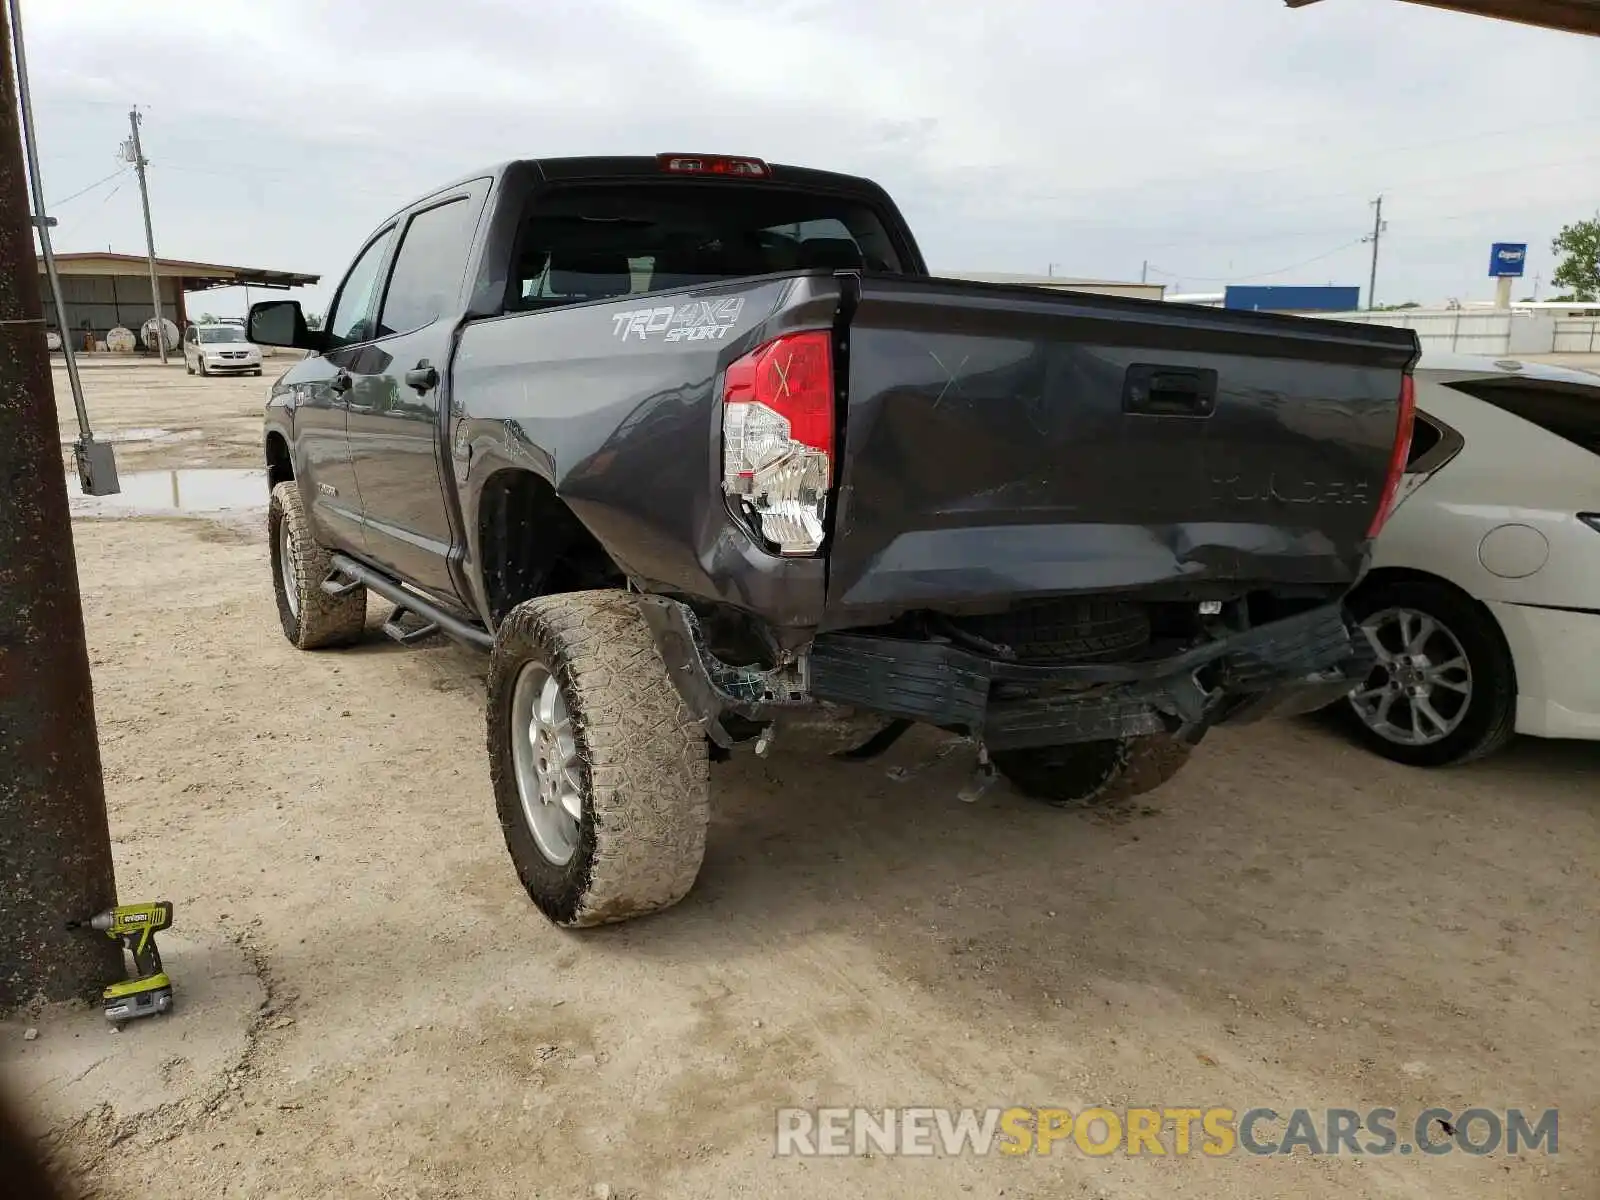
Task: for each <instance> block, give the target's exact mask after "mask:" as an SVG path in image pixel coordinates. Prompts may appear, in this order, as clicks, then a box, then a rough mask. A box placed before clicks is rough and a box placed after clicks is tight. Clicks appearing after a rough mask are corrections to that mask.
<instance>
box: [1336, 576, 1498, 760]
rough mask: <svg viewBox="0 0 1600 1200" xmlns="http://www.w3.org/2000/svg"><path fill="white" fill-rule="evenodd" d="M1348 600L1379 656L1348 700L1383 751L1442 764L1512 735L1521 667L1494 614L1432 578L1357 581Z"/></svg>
mask: <svg viewBox="0 0 1600 1200" xmlns="http://www.w3.org/2000/svg"><path fill="white" fill-rule="evenodd" d="M1348 606H1349V608H1350V612H1351V615H1352V616H1354V617H1355V618H1356V620H1357V621H1358V622H1359V623H1360V624H1361V628H1362V632H1363V633H1365V634H1366V637H1367V640H1368V642H1370V643H1371V644H1372V648H1373V649H1374V650H1375V651H1376V652H1377V655H1378V663H1377V665H1376V666H1375V667H1373V669H1372V672H1371V674H1369V675H1368V676H1367V678H1366V680H1365V682H1363V683H1362V685H1361V686H1360V687H1359V688H1357V689H1356V690H1355V691H1353V692H1351V693H1350V695H1349V696H1348V697H1347V698H1346V700H1345V701H1344V702H1343V713H1344V717H1345V719H1346V721H1347V723H1348V724H1349V725H1350V726H1351V728H1352V729H1353V730H1354V731H1355V735H1356V737H1357V738H1358V739H1360V741H1361V742H1362V743H1363V744H1365V745H1366V746H1367V747H1368V748H1369V749H1371V750H1374V751H1376V752H1377V753H1378V754H1381V755H1383V756H1384V757H1385V758H1389V759H1393V760H1394V761H1395V762H1399V763H1405V764H1406V765H1408V766H1415V767H1439V766H1446V765H1448V764H1451V763H1460V762H1468V761H1470V760H1472V759H1475V758H1481V757H1483V756H1484V755H1486V754H1491V753H1493V752H1494V751H1495V750H1498V749H1499V748H1500V747H1501V746H1503V745H1505V743H1506V742H1507V741H1509V740H1510V738H1511V735H1512V733H1513V731H1514V729H1515V724H1516V715H1517V684H1516V671H1515V667H1514V665H1513V663H1512V660H1511V651H1510V650H1509V649H1508V648H1507V646H1506V643H1505V638H1504V637H1503V636H1502V635H1501V633H1500V629H1499V627H1498V626H1497V625H1496V624H1495V623H1494V618H1493V617H1491V616H1490V615H1489V614H1488V612H1486V611H1485V610H1484V609H1482V608H1481V607H1480V606H1479V605H1478V604H1477V603H1476V602H1474V601H1473V600H1472V599H1471V598H1470V597H1468V596H1467V595H1465V594H1464V593H1462V592H1459V591H1457V590H1456V589H1455V588H1453V587H1451V586H1449V585H1448V584H1444V583H1436V582H1433V581H1431V580H1425V579H1407V580H1398V581H1384V582H1379V583H1377V584H1374V585H1373V586H1372V587H1364V588H1358V589H1357V590H1356V593H1355V594H1354V595H1353V596H1351V598H1350V600H1349V602H1348Z"/></svg>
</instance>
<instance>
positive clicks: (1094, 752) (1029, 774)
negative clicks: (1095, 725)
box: [991, 734, 1193, 808]
mask: <svg viewBox="0 0 1600 1200" xmlns="http://www.w3.org/2000/svg"><path fill="white" fill-rule="evenodd" d="M1192 749H1193V747H1191V746H1190V745H1188V744H1187V743H1185V742H1178V741H1174V740H1173V739H1172V738H1170V737H1167V736H1165V735H1161V734H1158V735H1155V736H1152V737H1139V738H1113V739H1109V740H1105V741H1098V742H1076V743H1073V744H1071V745H1067V746H1037V747H1031V748H1029V749H1026V750H996V751H994V752H993V753H992V755H991V758H992V759H993V761H994V765H995V767H996V768H997V769H998V770H999V771H1000V773H1001V774H1002V775H1004V776H1005V777H1006V778H1007V779H1009V780H1010V781H1011V783H1012V785H1013V786H1014V787H1016V789H1017V790H1018V791H1019V792H1021V793H1022V794H1023V795H1024V796H1028V797H1030V798H1031V799H1034V800H1042V801H1044V802H1045V803H1046V804H1052V805H1055V806H1056V807H1057V808H1103V807H1107V806H1109V805H1113V804H1116V803H1118V802H1119V801H1123V800H1128V799H1131V798H1132V797H1134V796H1142V795H1143V794H1144V793H1146V792H1151V791H1154V790H1155V789H1156V788H1158V787H1160V786H1161V785H1162V784H1164V783H1166V782H1167V780H1169V779H1171V778H1172V777H1173V776H1174V775H1176V774H1177V773H1178V771H1179V770H1180V769H1181V768H1182V767H1183V764H1184V763H1186V762H1188V761H1189V754H1190V752H1191V750H1192Z"/></svg>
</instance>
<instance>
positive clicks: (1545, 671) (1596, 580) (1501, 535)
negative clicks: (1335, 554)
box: [1345, 355, 1600, 766]
mask: <svg viewBox="0 0 1600 1200" xmlns="http://www.w3.org/2000/svg"><path fill="white" fill-rule="evenodd" d="M1416 402H1417V420H1416V432H1415V435H1414V438H1413V442H1412V449H1411V457H1410V460H1409V466H1408V468H1407V469H1408V474H1407V476H1406V479H1405V482H1404V484H1403V485H1402V489H1401V492H1400V502H1399V506H1398V507H1397V508H1396V509H1395V510H1394V513H1393V515H1392V516H1391V517H1390V518H1389V521H1388V524H1386V525H1385V526H1384V528H1383V531H1382V533H1381V534H1380V535H1379V537H1378V541H1377V544H1376V546H1375V547H1374V549H1373V565H1372V570H1371V572H1370V573H1369V574H1368V575H1367V576H1366V578H1365V579H1364V580H1363V581H1362V582H1361V584H1360V586H1359V587H1357V588H1356V589H1355V591H1354V592H1353V593H1352V594H1351V596H1350V600H1349V605H1350V609H1351V612H1352V614H1353V615H1354V616H1355V617H1356V618H1357V619H1358V620H1360V621H1361V623H1362V626H1363V628H1364V629H1365V631H1366V634H1367V638H1368V640H1369V641H1371V642H1372V643H1373V648H1374V649H1375V650H1376V651H1377V654H1378V665H1377V666H1376V667H1375V668H1374V669H1373V671H1372V674H1371V675H1370V676H1369V677H1368V678H1367V680H1366V682H1365V683H1364V684H1363V685H1362V686H1361V687H1359V688H1357V689H1356V690H1355V691H1354V692H1352V693H1351V694H1350V696H1349V698H1348V700H1347V701H1346V702H1345V703H1346V704H1347V706H1348V712H1347V714H1346V715H1347V716H1348V717H1349V718H1351V724H1352V726H1353V727H1354V729H1355V731H1356V735H1357V736H1358V737H1359V738H1360V739H1361V740H1362V741H1363V742H1365V743H1366V745H1368V746H1369V747H1370V748H1371V749H1373V750H1375V751H1376V752H1377V753H1379V754H1382V755H1384V756H1385V757H1387V758H1391V759H1394V760H1395V761H1397V762H1402V763H1408V764H1412V765H1415V766H1442V765H1444V764H1447V763H1456V762H1462V761H1465V760H1468V759H1472V758H1477V757H1480V756H1482V755H1485V754H1488V753H1490V752H1491V751H1493V750H1495V749H1498V748H1499V747H1500V746H1502V745H1504V744H1505V742H1506V741H1508V740H1509V739H1510V737H1511V735H1512V734H1513V733H1523V734H1531V735H1532V736H1534V737H1547V738H1589V739H1600V375H1594V374H1590V373H1589V372H1587V371H1576V370H1568V369H1563V368H1560V367H1547V366H1538V365H1534V364H1531V363H1518V362H1514V361H1510V360H1495V359H1482V358H1460V357H1454V356H1438V357H1434V356H1429V355H1424V356H1423V358H1422V361H1421V363H1420V364H1419V366H1418V368H1417V372H1416Z"/></svg>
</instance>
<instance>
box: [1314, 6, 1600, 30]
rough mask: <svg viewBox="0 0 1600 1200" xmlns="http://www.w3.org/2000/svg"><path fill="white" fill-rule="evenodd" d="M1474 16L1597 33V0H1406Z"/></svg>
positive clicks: (1599, 17) (1599, 21)
mask: <svg viewBox="0 0 1600 1200" xmlns="http://www.w3.org/2000/svg"><path fill="white" fill-rule="evenodd" d="M1319 2H1320V0H1284V3H1286V4H1287V5H1288V6H1289V7H1290V8H1305V7H1306V6H1307V5H1308V4H1317V3H1319ZM1406 2H1407V3H1409V4H1426V5H1427V6H1428V7H1430V8H1443V9H1448V10H1450V11H1451V12H1462V13H1469V14H1471V15H1472V16H1476V17H1495V18H1498V19H1499V20H1502V21H1516V22H1517V23H1519V24H1522V25H1538V26H1541V27H1543V28H1545V29H1560V30H1563V31H1565V32H1567V33H1588V34H1593V35H1596V36H1600V0H1406Z"/></svg>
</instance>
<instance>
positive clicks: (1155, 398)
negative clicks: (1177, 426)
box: [1122, 363, 1217, 417]
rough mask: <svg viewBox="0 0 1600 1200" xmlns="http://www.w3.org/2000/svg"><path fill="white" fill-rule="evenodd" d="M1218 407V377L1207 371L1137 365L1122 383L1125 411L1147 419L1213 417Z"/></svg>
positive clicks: (1129, 369) (1130, 368)
mask: <svg viewBox="0 0 1600 1200" xmlns="http://www.w3.org/2000/svg"><path fill="white" fill-rule="evenodd" d="M1216 407H1217V373H1216V371H1214V370H1212V369H1210V368H1204V367H1198V368H1197V367H1165V366H1160V365H1158V364H1155V363H1134V364H1133V365H1132V366H1130V367H1129V368H1128V373H1127V375H1126V376H1125V377H1124V379H1123V383H1122V411H1123V412H1125V413H1131V414H1136V415H1139V416H1146V417H1209V416H1210V415H1211V414H1212V413H1213V412H1215V411H1216Z"/></svg>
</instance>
